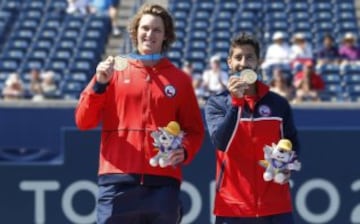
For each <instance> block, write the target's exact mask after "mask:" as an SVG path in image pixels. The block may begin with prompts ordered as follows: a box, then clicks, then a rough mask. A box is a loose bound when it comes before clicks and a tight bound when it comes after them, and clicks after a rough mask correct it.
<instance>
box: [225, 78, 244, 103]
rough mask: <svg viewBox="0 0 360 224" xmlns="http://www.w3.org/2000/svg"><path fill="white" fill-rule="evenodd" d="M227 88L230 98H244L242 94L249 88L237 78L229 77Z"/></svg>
mask: <svg viewBox="0 0 360 224" xmlns="http://www.w3.org/2000/svg"><path fill="white" fill-rule="evenodd" d="M227 88H228V90H229V92H230V94H231V95H232V96H235V97H237V98H241V97H243V96H244V92H245V90H246V89H248V88H249V85H248V84H247V83H246V82H245V80H243V79H242V77H238V76H230V78H229V82H228V85H227Z"/></svg>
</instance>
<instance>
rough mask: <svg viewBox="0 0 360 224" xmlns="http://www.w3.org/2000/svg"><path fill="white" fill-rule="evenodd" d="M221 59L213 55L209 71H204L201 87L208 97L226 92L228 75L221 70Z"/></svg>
mask: <svg viewBox="0 0 360 224" xmlns="http://www.w3.org/2000/svg"><path fill="white" fill-rule="evenodd" d="M220 65H221V57H220V56H219V55H214V56H212V57H211V58H210V69H207V70H205V71H204V73H203V75H202V80H203V86H204V88H205V91H206V92H208V93H209V95H213V94H216V93H219V92H222V91H224V90H226V85H227V82H228V78H229V77H228V74H227V73H226V72H225V71H223V70H221V66H220Z"/></svg>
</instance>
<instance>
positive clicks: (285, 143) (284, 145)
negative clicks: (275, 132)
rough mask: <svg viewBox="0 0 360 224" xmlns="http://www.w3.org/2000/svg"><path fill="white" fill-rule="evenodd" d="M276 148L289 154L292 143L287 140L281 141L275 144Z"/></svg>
mask: <svg viewBox="0 0 360 224" xmlns="http://www.w3.org/2000/svg"><path fill="white" fill-rule="evenodd" d="M277 148H278V149H282V150H284V151H287V152H290V151H291V150H292V143H291V141H290V140H288V139H281V140H280V141H279V142H278V144H277Z"/></svg>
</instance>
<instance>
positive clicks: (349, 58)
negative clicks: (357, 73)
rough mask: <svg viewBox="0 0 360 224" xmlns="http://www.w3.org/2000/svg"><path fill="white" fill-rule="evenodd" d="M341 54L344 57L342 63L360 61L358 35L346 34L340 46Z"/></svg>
mask: <svg viewBox="0 0 360 224" xmlns="http://www.w3.org/2000/svg"><path fill="white" fill-rule="evenodd" d="M339 55H340V57H341V59H342V62H341V63H342V65H345V64H348V63H354V62H355V63H358V62H359V60H360V49H359V47H358V46H357V45H356V36H355V35H354V34H353V33H346V34H345V36H344V38H343V41H342V45H341V46H340V48H339Z"/></svg>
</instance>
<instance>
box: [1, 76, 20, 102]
mask: <svg viewBox="0 0 360 224" xmlns="http://www.w3.org/2000/svg"><path fill="white" fill-rule="evenodd" d="M2 95H3V98H4V100H18V99H22V98H23V97H24V86H23V83H22V81H21V79H20V77H19V74H17V73H11V74H9V76H8V78H7V79H6V81H5V87H4V89H3V91H2Z"/></svg>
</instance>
